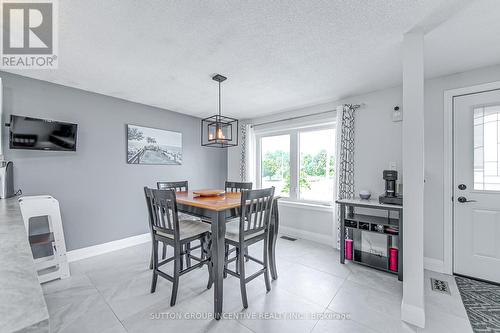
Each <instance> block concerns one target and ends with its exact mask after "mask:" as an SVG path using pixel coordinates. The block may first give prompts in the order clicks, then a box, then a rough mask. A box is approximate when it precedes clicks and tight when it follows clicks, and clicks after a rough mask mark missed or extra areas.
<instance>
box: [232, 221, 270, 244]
mask: <svg viewBox="0 0 500 333" xmlns="http://www.w3.org/2000/svg"><path fill="white" fill-rule="evenodd" d="M263 233H264V230H261V231H259V232H255V233H253V234H250V235H246V236H245V240H248V239H251V238H254V237H256V236H259V235H262V234H263ZM226 239H229V240H231V241H233V242H239V241H240V219H233V220H230V221H229V222H227V223H226Z"/></svg>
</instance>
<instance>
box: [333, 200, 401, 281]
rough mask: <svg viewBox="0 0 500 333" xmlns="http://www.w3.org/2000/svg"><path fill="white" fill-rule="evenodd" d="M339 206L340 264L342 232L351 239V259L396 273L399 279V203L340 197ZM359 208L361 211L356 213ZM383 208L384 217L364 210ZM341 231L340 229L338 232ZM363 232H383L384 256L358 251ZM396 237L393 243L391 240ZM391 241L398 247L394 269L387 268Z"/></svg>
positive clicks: (342, 251)
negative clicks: (385, 244)
mask: <svg viewBox="0 0 500 333" xmlns="http://www.w3.org/2000/svg"><path fill="white" fill-rule="evenodd" d="M337 204H338V205H339V208H340V223H341V233H340V253H341V255H340V263H342V264H344V263H345V239H346V237H345V236H346V233H347V234H348V237H349V239H352V241H353V261H354V262H356V263H358V264H361V265H365V266H368V267H372V268H375V269H378V270H382V271H385V272H389V273H393V274H397V275H398V279H399V280H400V281H402V280H403V206H400V205H387V204H381V203H379V202H378V201H375V200H361V199H344V200H337ZM359 208H362V209H363V210H364V212H363V214H360V213H358V212H357V210H359ZM373 209H376V210H379V211H380V210H383V211H385V213H384V215H385V216H378V215H370V214H369V213H366V212H365V211H372V210H373ZM342 231H343V232H342ZM363 233H374V234H379V235H384V236H386V238H387V256H383V255H378V254H373V253H369V252H365V251H362V249H361V237H362V234H363ZM395 238H396V242H394V239H395ZM393 243H396V244H397V248H398V271H397V272H394V271H391V270H390V269H389V256H388V255H389V248H390V247H391V246H392V244H393Z"/></svg>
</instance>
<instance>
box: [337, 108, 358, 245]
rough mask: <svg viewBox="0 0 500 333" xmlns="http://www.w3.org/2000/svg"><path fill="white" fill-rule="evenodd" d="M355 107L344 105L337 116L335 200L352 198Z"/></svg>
mask: <svg viewBox="0 0 500 333" xmlns="http://www.w3.org/2000/svg"><path fill="white" fill-rule="evenodd" d="M355 111H356V107H355V106H354V105H352V104H344V106H343V108H342V111H341V114H338V115H337V119H338V121H337V130H338V131H340V135H339V143H338V145H337V147H338V150H339V151H338V154H337V159H338V163H337V173H338V180H337V198H338V199H352V198H354V115H355ZM339 236H340V215H339V214H337V248H339V247H340V244H339V241H340V237H339Z"/></svg>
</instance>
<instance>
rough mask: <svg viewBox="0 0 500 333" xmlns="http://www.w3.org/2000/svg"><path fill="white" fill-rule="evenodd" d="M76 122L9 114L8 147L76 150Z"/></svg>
mask: <svg viewBox="0 0 500 333" xmlns="http://www.w3.org/2000/svg"><path fill="white" fill-rule="evenodd" d="M77 127H78V125H77V124H71V123H64V122H60V121H53V120H46V119H38V118H31V117H24V116H15V115H11V116H10V148H11V149H32V150H63V151H75V150H76V134H77Z"/></svg>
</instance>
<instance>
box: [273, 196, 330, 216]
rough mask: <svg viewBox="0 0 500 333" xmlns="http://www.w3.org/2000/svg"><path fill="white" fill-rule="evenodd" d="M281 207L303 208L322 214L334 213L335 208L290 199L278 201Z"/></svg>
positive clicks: (326, 204) (328, 205)
mask: <svg viewBox="0 0 500 333" xmlns="http://www.w3.org/2000/svg"><path fill="white" fill-rule="evenodd" d="M278 205H279V206H284V207H293V208H303V209H311V210H317V211H322V212H329V213H333V209H334V206H333V205H332V204H328V203H324V204H320V203H313V202H303V201H294V200H291V199H288V198H286V199H285V198H283V199H280V200H279V201H278Z"/></svg>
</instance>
